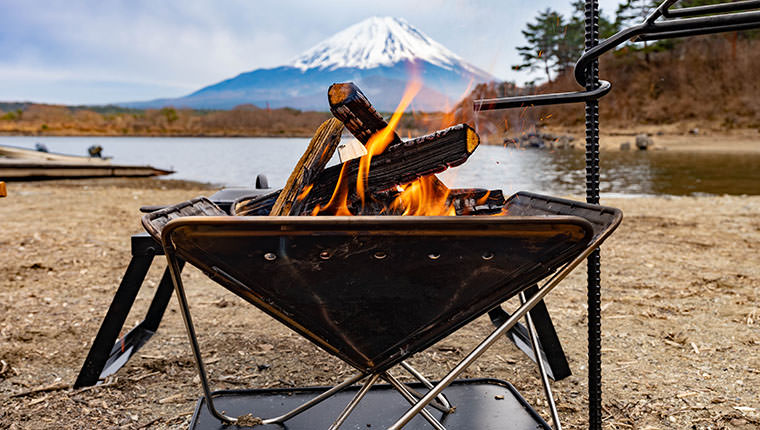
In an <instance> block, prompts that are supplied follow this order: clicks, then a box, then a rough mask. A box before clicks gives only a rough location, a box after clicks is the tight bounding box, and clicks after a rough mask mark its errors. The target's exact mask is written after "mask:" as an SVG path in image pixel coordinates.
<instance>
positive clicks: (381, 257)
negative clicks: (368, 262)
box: [375, 251, 388, 260]
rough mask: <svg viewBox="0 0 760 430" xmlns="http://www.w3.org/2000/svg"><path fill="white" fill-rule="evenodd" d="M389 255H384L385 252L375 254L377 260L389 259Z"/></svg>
mask: <svg viewBox="0 0 760 430" xmlns="http://www.w3.org/2000/svg"><path fill="white" fill-rule="evenodd" d="M387 256H388V254H386V253H384V252H383V251H377V252H376V253H375V258H376V259H378V260H382V259H383V258H385V257H387Z"/></svg>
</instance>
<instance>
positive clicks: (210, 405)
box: [164, 244, 379, 429]
mask: <svg viewBox="0 0 760 430" xmlns="http://www.w3.org/2000/svg"><path fill="white" fill-rule="evenodd" d="M164 249H165V255H166V260H167V263H168V265H169V267H168V269H169V271H170V273H171V279H172V282H173V283H174V289H175V290H176V292H177V300H178V302H179V305H180V306H179V307H180V312H181V314H182V320H183V321H184V323H185V329H186V331H187V337H188V339H189V341H190V347H191V349H192V351H193V358H194V360H195V365H196V369H197V370H198V377H199V378H200V381H201V386H202V388H203V397H204V399H205V400H206V408H207V409H208V411H209V412H210V413H211V415H213V416H214V417H216V418H217V419H218V420H220V421H222V422H224V423H229V424H232V423H235V422H236V421H237V419H236V418H233V417H229V416H227V415H225V414H224V413H222V412H219V411H218V410H217V409H216V407H215V406H214V396H213V392H212V390H211V386H210V383H209V380H208V374H207V373H206V368H205V365H204V363H203V356H202V355H201V350H200V345H199V343H198V337H197V335H196V333H195V326H194V325H193V320H192V316H191V315H190V306H189V304H188V301H187V296H186V294H185V288H184V286H183V284H182V276H181V267H180V263H179V262H180V261H181V260H180V259H179V258H178V257H177V255H176V252H175V250H174V248H173V247H172V246H171V245H169V244H165V245H164ZM378 376H379V375H372V376H370V381H369V382H368V383H367V384H365V387H368V386H371V385H372V384H374V381H376V380H377V377H378ZM365 377H367V375H366V374H365V373H361V372H360V373H358V374H356V375H354V376H352V377H350V378H348V379H346V380H345V381H343V382H341V383H340V384H338V385H335V386H334V387H332V388H330V389H329V390H327V391H325V392H323V393H321V394H320V395H318V396H316V397H315V398H313V399H311V400H309V401H308V402H306V403H304V404H302V405H300V406H298V407H297V408H295V409H293V410H291V411H289V412H286V413H284V414H282V415H279V416H277V417H273V418H268V419H264V420H262V423H263V424H281V423H283V422H285V421H286V420H288V419H290V418H292V417H294V416H296V415H298V414H300V413H302V412H304V411H306V410H308V409H310V408H312V407H314V406H316V405H317V404H319V403H321V402H322V401H324V400H326V399H328V398H330V397H332V396H333V395H334V394H336V393H338V392H340V391H342V390H344V389H345V388H347V387H349V386H351V385H353V384H354V383H356V382H357V381H359V380H361V379H363V378H365ZM373 378H374V380H373ZM363 389H364V388H362V390H363ZM360 393H361V391H360ZM363 396H364V395H363V394H362V396H361V397H363ZM354 400H356V399H354ZM352 403H354V402H353V401H352ZM356 403H358V400H357V401H356ZM349 406H351V404H349ZM355 406H356V405H355V404H354V405H353V406H351V408H350V410H349V411H348V413H350V411H351V410H353V408H354V407H355ZM347 409H348V407H347ZM345 412H346V411H344V413H345ZM347 416H348V414H346V417H347ZM346 417H343V418H342V420H345V418H346ZM339 420H340V417H339ZM342 420H340V422H341V423H342ZM337 422H338V421H336V423H337ZM333 425H334V426H335V424H333ZM339 425H340V423H338V426H339ZM334 428H336V429H337V427H334Z"/></svg>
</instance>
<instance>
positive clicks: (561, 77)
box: [0, 0, 760, 140]
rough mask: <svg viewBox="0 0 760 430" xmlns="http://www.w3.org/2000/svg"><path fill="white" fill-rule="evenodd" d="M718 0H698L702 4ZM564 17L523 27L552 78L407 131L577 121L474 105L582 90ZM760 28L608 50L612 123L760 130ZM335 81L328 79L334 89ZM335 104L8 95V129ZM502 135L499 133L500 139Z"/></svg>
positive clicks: (565, 111)
mask: <svg viewBox="0 0 760 430" xmlns="http://www.w3.org/2000/svg"><path fill="white" fill-rule="evenodd" d="M658 3H659V1H652V0H627V1H625V2H623V3H622V4H621V5H620V6H619V7H618V9H617V10H616V11H615V15H614V17H612V18H609V17H607V16H606V15H604V18H603V19H602V20H601V22H600V31H601V34H602V37H605V36H609V35H611V34H613V33H614V32H616V31H618V30H619V29H621V28H624V27H626V26H629V25H632V24H635V23H637V22H640V21H641V20H642V19H643V17H644V16H646V15H647V13H648V12H649V11H650V10H651V8H652V7H654V6H656V5H657V4H658ZM707 3H715V1H714V0H690V1H683V2H681V3H679V4H682V5H683V6H694V5H701V4H707ZM573 5H574V6H575V7H574V13H573V14H572V15H571V16H569V17H565V16H562V15H561V14H559V13H557V12H555V11H553V10H551V9H546V10H544V11H542V12H540V13H539V14H538V15H537V16H536V18H535V20H534V21H532V22H529V23H527V24H526V27H525V29H524V31H523V34H524V36H525V39H526V41H527V44H526V45H525V46H521V47H518V48H517V49H518V52H519V53H520V55H521V58H522V62H521V63H520V64H517V65H514V68H515V69H523V68H529V69H534V70H539V71H541V73H542V74H543V75H545V78H546V79H545V81H543V82H542V83H540V84H538V83H536V82H533V83H528V85H524V86H517V85H516V84H515V83H513V82H492V83H488V84H481V85H478V86H476V87H475V88H474V90H473V91H472V92H471V93H470V94H469V95H468V96H467V97H466V98H465V99H464V100H462V101H461V102H460V103H458V104H457V105H456V106H455V108H454V110H452V111H451V112H438V113H419V112H413V113H408V114H406V115H405V116H404V118H403V120H402V121H401V125H400V129H399V134H400V135H401V136H402V137H406V136H412V135H420V134H424V133H426V132H431V131H433V130H437V129H440V128H443V127H446V126H448V125H453V124H455V123H459V122H467V123H470V124H471V125H475V124H474V123H475V122H476V121H477V124H476V125H477V127H478V130H480V132H481V135H492V136H494V137H497V138H498V137H499V136H501V135H504V134H505V133H506V134H514V133H515V132H520V130H525V129H526V128H528V127H534V126H537V125H551V126H569V127H572V126H576V125H580V124H582V122H583V107H582V106H581V105H568V106H552V107H545V108H531V109H527V110H525V111H519V110H518V111H519V112H515V111H514V110H512V111H499V112H486V113H481V114H479V115H477V117H476V116H475V115H474V114H473V111H472V102H473V100H475V99H479V98H493V97H504V96H509V95H522V94H534V93H548V92H558V91H568V90H577V89H579V86H578V85H577V84H576V83H575V81H574V79H573V77H572V66H573V64H574V62H575V60H576V59H577V57H578V56H579V55H580V54H581V53H582V51H583V25H582V23H583V8H582V6H583V2H582V1H574V2H573ZM759 39H760V32H758V31H742V32H731V33H725V34H718V35H711V36H700V37H694V38H689V39H674V40H669V41H665V42H654V43H648V44H647V43H637V44H633V43H631V44H627V45H624V46H622V47H621V48H620V49H618V50H616V51H614V52H611V53H608V54H606V55H604V56H602V57H601V59H600V70H601V71H600V77H601V78H602V79H606V80H609V81H610V82H611V83H612V91H611V92H610V93H609V94H608V95H607V96H605V97H604V98H603V99H602V100H601V102H600V109H601V117H602V119H603V120H604V121H605V122H607V123H608V124H610V123H611V124H614V125H616V126H619V127H626V126H630V127H634V126H636V125H637V124H669V123H678V122H689V123H699V124H701V126H702V127H704V128H716V129H730V128H739V127H740V128H757V129H758V131H760V79H758V78H757V71H758V70H760V43H758V40H759ZM326 90H327V89H325V91H326ZM329 117H330V114H329V113H328V112H302V111H299V110H296V109H288V108H283V109H263V108H259V107H256V106H253V105H242V106H238V107H236V108H234V109H232V110H228V111H207V110H190V109H175V108H173V107H166V108H163V109H148V110H137V109H126V108H120V107H116V106H100V107H95V106H57V105H43V104H34V103H0V134H25V135H107V136H120V135H124V136H304V137H308V136H311V135H312V133H313V131H314V130H315V129H316V128H317V126H318V125H319V124H320V123H321V122H322V121H324V120H325V119H327V118H329ZM497 140H499V139H497Z"/></svg>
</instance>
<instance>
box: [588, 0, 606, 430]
mask: <svg viewBox="0 0 760 430" xmlns="http://www.w3.org/2000/svg"><path fill="white" fill-rule="evenodd" d="M585 13H586V16H585V18H586V20H585V36H586V37H585V42H586V50H587V51H588V50H589V49H591V48H593V47H594V46H596V45H597V44H598V43H599V3H598V1H597V0H586V5H585ZM585 81H586V91H593V90H594V89H596V88H597V87H599V60H594V61H593V62H592V63H591V64H590V65H589V66H588V67H587V68H586V79H585ZM586 201H587V202H588V203H592V204H598V203H599V101H598V100H591V101H588V102H586ZM587 267H588V427H589V429H590V430H601V428H602V345H601V344H602V342H601V337H602V331H601V328H602V326H601V322H602V321H601V320H602V318H601V286H600V284H601V280H600V258H599V250H598V249H597V250H596V251H594V252H593V253H592V254H591V255H590V256H589V257H588V263H587Z"/></svg>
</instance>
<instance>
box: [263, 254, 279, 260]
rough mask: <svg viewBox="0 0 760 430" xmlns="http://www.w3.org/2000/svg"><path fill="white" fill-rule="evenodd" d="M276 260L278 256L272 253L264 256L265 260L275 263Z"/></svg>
mask: <svg viewBox="0 0 760 430" xmlns="http://www.w3.org/2000/svg"><path fill="white" fill-rule="evenodd" d="M276 259H277V255H275V254H273V253H271V252H267V253H266V254H264V260H268V261H274V260H276Z"/></svg>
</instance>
